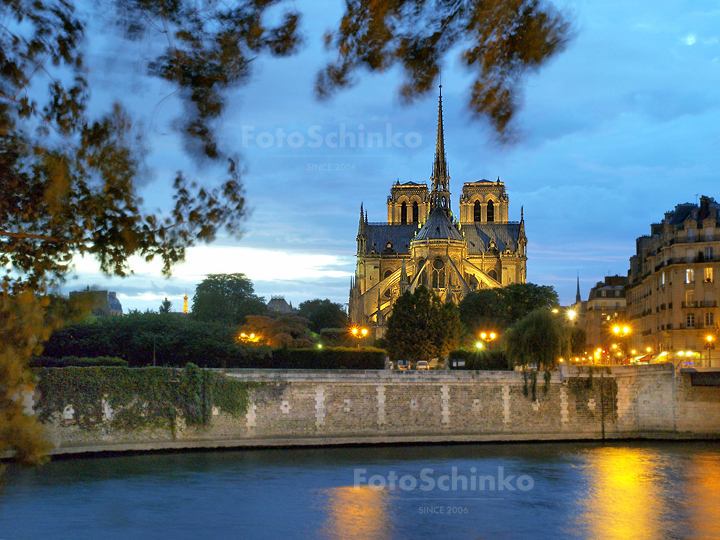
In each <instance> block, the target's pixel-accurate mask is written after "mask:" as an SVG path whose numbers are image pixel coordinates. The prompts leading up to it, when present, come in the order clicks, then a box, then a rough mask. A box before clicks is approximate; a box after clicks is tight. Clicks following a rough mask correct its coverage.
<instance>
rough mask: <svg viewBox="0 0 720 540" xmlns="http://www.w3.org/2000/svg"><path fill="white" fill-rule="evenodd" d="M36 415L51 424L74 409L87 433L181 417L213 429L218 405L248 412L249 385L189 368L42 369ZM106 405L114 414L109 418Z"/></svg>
mask: <svg viewBox="0 0 720 540" xmlns="http://www.w3.org/2000/svg"><path fill="white" fill-rule="evenodd" d="M36 373H37V376H38V390H39V391H40V396H39V401H38V402H37V404H36V411H37V412H38V417H39V419H40V421H42V422H47V421H49V420H50V418H51V417H52V416H53V415H57V414H61V413H62V412H63V411H64V410H65V407H66V406H68V405H71V406H72V408H73V410H74V421H75V422H76V423H77V425H78V426H80V427H81V428H83V429H92V428H95V427H97V426H98V425H103V424H104V425H106V426H107V427H108V428H111V429H125V430H133V429H139V428H145V427H149V428H168V429H173V430H174V429H175V425H176V420H177V418H178V416H180V417H181V418H182V419H183V420H184V422H185V424H186V425H188V426H202V425H207V424H208V423H209V421H210V418H211V417H212V408H213V406H215V407H218V408H219V409H220V410H222V411H223V412H226V413H228V414H232V415H235V416H238V415H240V414H242V413H244V412H245V410H246V409H247V403H248V397H247V394H248V389H249V388H251V387H252V386H254V384H256V383H247V382H242V381H237V380H233V379H230V378H227V377H225V376H224V375H222V374H221V373H213V372H211V371H210V370H202V369H200V368H198V366H196V365H194V364H188V365H186V366H185V369H183V370H176V369H167V368H143V369H129V368H122V367H92V368H78V367H68V368H63V369H53V368H45V369H37V370H36ZM103 402H105V403H107V405H109V407H110V408H111V409H112V410H113V414H112V418H111V419H109V420H108V419H104V418H103V412H104V411H103V409H104V407H103Z"/></svg>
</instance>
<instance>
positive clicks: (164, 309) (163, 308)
mask: <svg viewBox="0 0 720 540" xmlns="http://www.w3.org/2000/svg"><path fill="white" fill-rule="evenodd" d="M170 309H172V302H171V301H170V300H168V299H167V297H165V300H163V301H162V302H161V303H160V309H159V310H158V313H170Z"/></svg>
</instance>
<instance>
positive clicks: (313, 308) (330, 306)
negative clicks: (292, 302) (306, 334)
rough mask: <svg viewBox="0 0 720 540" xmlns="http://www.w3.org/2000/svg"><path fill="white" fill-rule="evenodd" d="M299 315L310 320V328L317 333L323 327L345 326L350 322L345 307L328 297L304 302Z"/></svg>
mask: <svg viewBox="0 0 720 540" xmlns="http://www.w3.org/2000/svg"><path fill="white" fill-rule="evenodd" d="M298 315H300V316H301V317H305V318H306V319H308V320H309V321H310V330H312V331H313V332H315V333H316V334H319V333H320V331H321V330H322V329H323V328H345V327H347V325H348V322H349V321H348V316H347V314H346V313H345V310H344V309H343V307H342V306H341V305H340V304H336V303H335V302H331V301H330V300H329V299H327V298H326V299H325V300H320V299H319V298H316V299H315V300H307V301H305V302H302V303H301V304H300V305H299V306H298Z"/></svg>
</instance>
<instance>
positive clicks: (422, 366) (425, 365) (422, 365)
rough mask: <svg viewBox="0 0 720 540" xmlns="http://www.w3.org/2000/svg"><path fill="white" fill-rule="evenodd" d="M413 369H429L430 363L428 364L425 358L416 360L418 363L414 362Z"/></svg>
mask: <svg viewBox="0 0 720 540" xmlns="http://www.w3.org/2000/svg"><path fill="white" fill-rule="evenodd" d="M415 369H430V364H428V363H427V361H426V360H418V363H417V364H415Z"/></svg>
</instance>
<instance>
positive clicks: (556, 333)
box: [505, 309, 570, 370]
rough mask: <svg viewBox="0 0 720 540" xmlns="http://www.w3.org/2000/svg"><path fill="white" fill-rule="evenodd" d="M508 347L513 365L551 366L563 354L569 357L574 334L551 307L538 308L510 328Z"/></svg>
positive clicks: (548, 368) (507, 338)
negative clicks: (571, 334) (570, 333)
mask: <svg viewBox="0 0 720 540" xmlns="http://www.w3.org/2000/svg"><path fill="white" fill-rule="evenodd" d="M505 347H506V349H505V350H506V353H507V356H508V360H509V362H510V364H511V365H514V366H517V365H528V364H535V365H536V366H537V368H538V369H547V370H551V369H554V368H556V367H557V364H558V360H559V359H560V358H561V357H567V355H568V352H569V351H570V337H569V332H568V330H567V328H566V327H565V325H564V324H563V321H562V320H560V318H559V317H555V316H554V315H553V313H552V312H551V311H550V310H549V309H537V310H535V311H533V312H531V313H529V314H527V315H526V316H525V317H523V318H522V319H521V320H519V321H518V322H517V323H515V325H513V327H512V328H510V330H508V331H507V335H506V345H505Z"/></svg>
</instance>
